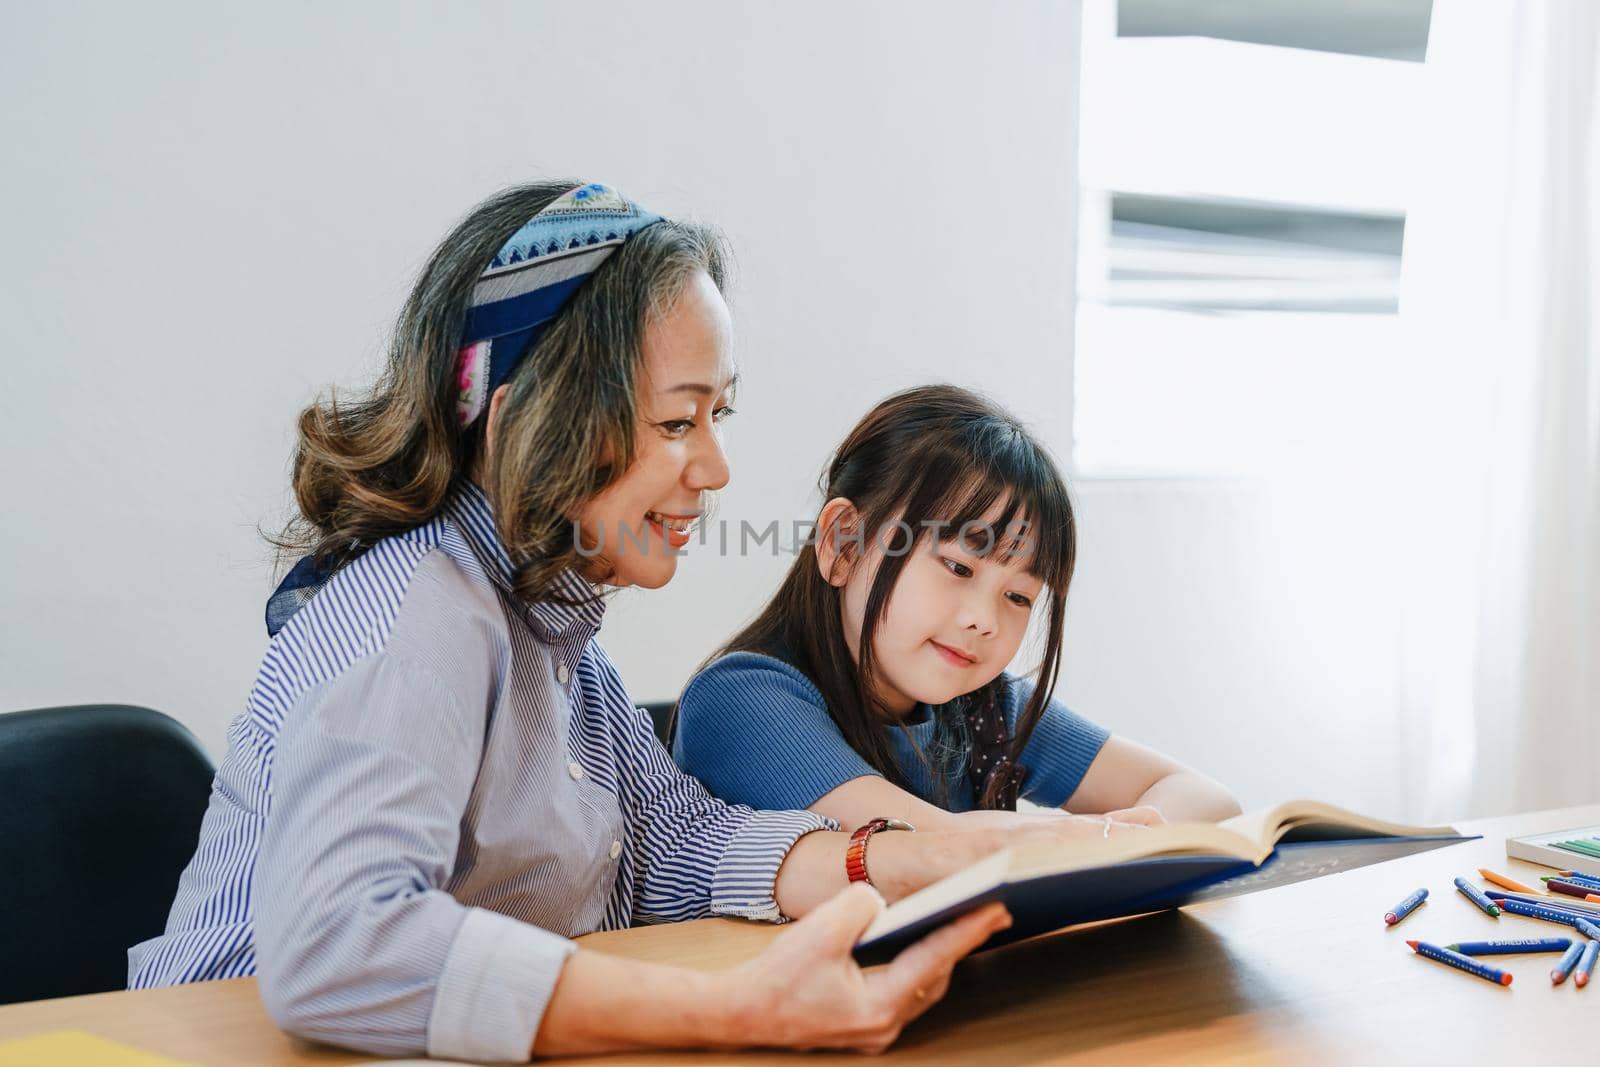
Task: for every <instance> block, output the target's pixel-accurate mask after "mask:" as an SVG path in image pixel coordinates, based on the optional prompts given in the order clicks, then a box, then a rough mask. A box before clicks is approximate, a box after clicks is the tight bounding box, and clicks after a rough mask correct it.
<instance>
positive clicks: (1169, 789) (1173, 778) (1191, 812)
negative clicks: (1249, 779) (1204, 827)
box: [1134, 771, 1240, 822]
mask: <svg viewBox="0 0 1600 1067" xmlns="http://www.w3.org/2000/svg"><path fill="white" fill-rule="evenodd" d="M1141 804H1148V805H1150V806H1151V807H1153V808H1156V809H1157V810H1159V811H1160V812H1161V814H1162V815H1163V816H1165V817H1166V819H1167V821H1168V822H1219V821H1221V820H1222V819H1228V818H1232V817H1233V816H1235V815H1237V814H1239V810H1240V809H1239V802H1238V801H1237V800H1235V799H1234V796H1233V794H1232V793H1230V792H1228V790H1227V788H1226V787H1225V786H1223V785H1222V783H1220V782H1218V781H1216V780H1214V779H1211V778H1207V777H1206V776H1205V775H1203V774H1199V773H1197V772H1195V771H1178V772H1176V773H1174V774H1169V775H1167V776H1166V777H1165V778H1162V779H1160V780H1159V781H1157V782H1156V783H1155V784H1154V785H1152V786H1151V787H1150V788H1149V789H1146V790H1145V791H1144V793H1143V794H1142V795H1141V796H1140V797H1139V799H1138V801H1137V802H1136V805H1134V806H1137V805H1141Z"/></svg>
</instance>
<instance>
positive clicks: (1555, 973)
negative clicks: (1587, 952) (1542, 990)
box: [1550, 941, 1583, 985]
mask: <svg viewBox="0 0 1600 1067" xmlns="http://www.w3.org/2000/svg"><path fill="white" fill-rule="evenodd" d="M1581 955H1583V942H1582V941H1574V942H1573V943H1572V947H1571V948H1569V949H1567V951H1566V952H1564V953H1562V956H1561V958H1560V959H1559V960H1557V961H1556V965H1555V966H1554V967H1552V968H1550V984H1551V985H1560V984H1561V983H1562V982H1565V981H1566V980H1567V975H1569V974H1571V973H1572V968H1573V967H1574V966H1576V964H1577V962H1578V957H1579V956H1581Z"/></svg>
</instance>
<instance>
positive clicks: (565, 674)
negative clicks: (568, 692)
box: [556, 663, 572, 685]
mask: <svg viewBox="0 0 1600 1067" xmlns="http://www.w3.org/2000/svg"><path fill="white" fill-rule="evenodd" d="M571 677H572V673H571V672H570V671H568V670H567V665H566V664H565V663H557V664H556V681H558V682H560V683H561V684H562V685H566V684H567V679H568V678H571Z"/></svg>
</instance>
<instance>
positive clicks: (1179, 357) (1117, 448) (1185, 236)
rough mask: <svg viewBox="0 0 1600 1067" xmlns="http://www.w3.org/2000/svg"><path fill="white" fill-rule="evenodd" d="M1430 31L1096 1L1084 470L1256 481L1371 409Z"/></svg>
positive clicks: (1414, 9)
mask: <svg viewBox="0 0 1600 1067" xmlns="http://www.w3.org/2000/svg"><path fill="white" fill-rule="evenodd" d="M1430 15H1431V3H1429V2H1427V0H1371V2H1366V0H1356V2H1352V0H1345V2H1342V3H1327V2H1323V3H1313V2H1311V0H1233V2H1231V3H1226V4H1194V3H1188V2H1180V0H1121V3H1117V2H1116V0H1087V2H1086V3H1085V7H1084V34H1083V87H1082V92H1081V96H1080V99H1081V101H1082V112H1081V113H1082V124H1081V147H1080V157H1079V158H1080V183H1081V188H1080V219H1079V235H1078V239H1079V263H1078V305H1077V306H1078V310H1077V330H1076V332H1077V339H1076V348H1075V355H1074V389H1073V393H1074V413H1073V437H1074V442H1073V465H1074V467H1075V469H1076V470H1077V471H1078V472H1079V473H1087V474H1117V473H1165V474H1170V473H1193V474H1253V473H1262V472H1266V471H1269V470H1271V469H1274V468H1277V467H1280V466H1282V465H1284V464H1290V463H1297V462H1298V461H1299V460H1301V459H1303V458H1304V457H1305V456H1306V455H1307V454H1310V453H1315V454H1318V455H1319V456H1322V457H1324V458H1326V457H1328V455H1329V453H1330V452H1336V451H1337V450H1338V449H1339V448H1340V447H1341V444H1340V443H1341V441H1344V440H1347V439H1348V435H1349V434H1350V433H1351V432H1352V430H1354V431H1355V432H1359V431H1360V427H1361V426H1362V425H1364V424H1365V423H1367V422H1369V421H1370V420H1369V419H1368V418H1367V417H1366V416H1367V414H1369V413H1370V412H1371V411H1372V410H1374V406H1375V405H1376V406H1381V405H1382V404H1383V403H1384V396H1383V384H1382V383H1383V381H1384V373H1385V369H1386V367H1387V366H1388V365H1389V363H1390V361H1391V360H1393V359H1394V358H1396V355H1397V325H1396V324H1397V318H1398V317H1397V315H1396V311H1397V309H1398V306H1399V298H1400V264H1401V256H1402V252H1403V247H1404V234H1405V219H1406V211H1407V207H1408V205H1409V203H1410V202H1411V199H1412V197H1413V196H1414V195H1415V191H1414V190H1413V189H1412V188H1410V186H1409V184H1408V182H1409V181H1410V178H1411V175H1412V174H1413V173H1415V169H1414V168H1413V167H1412V166H1411V165H1410V164H1411V161H1412V160H1413V159H1414V158H1415V153H1417V152H1418V151H1422V150H1425V146H1424V138H1423V137H1422V136H1421V133H1420V131H1419V130H1418V129H1417V128H1416V122H1415V116H1416V106H1417V101H1418V88H1419V84H1420V73H1421V67H1422V64H1421V60H1422V59H1423V57H1424V54H1425V49H1426V43H1427V31H1428V22H1429V18H1430Z"/></svg>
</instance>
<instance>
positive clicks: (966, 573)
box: [939, 556, 972, 578]
mask: <svg viewBox="0 0 1600 1067" xmlns="http://www.w3.org/2000/svg"><path fill="white" fill-rule="evenodd" d="M939 562H940V563H943V564H944V569H945V570H947V571H949V572H950V573H951V574H953V575H955V576H956V577H957V578H971V577H972V568H971V567H969V566H967V565H966V564H965V563H962V562H960V561H959V560H953V559H951V558H950V557H948V556H940V557H939Z"/></svg>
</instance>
